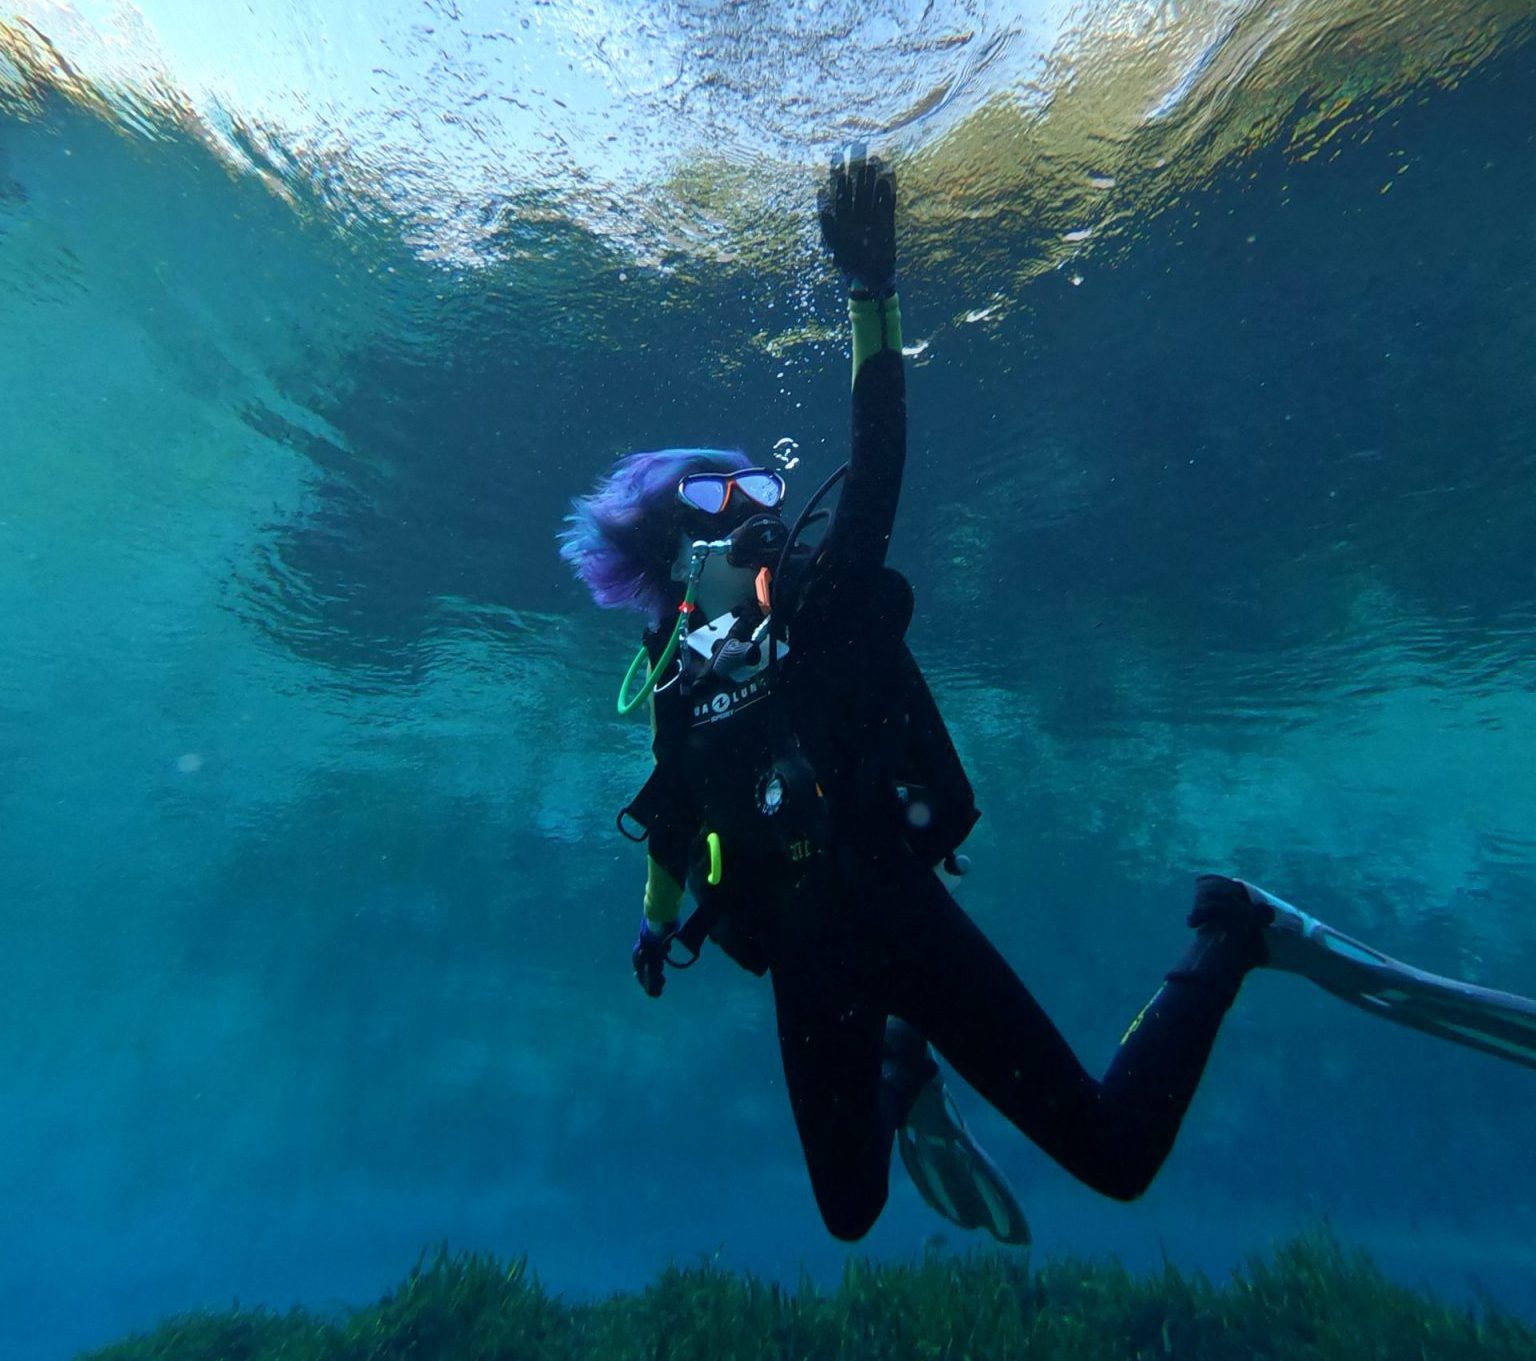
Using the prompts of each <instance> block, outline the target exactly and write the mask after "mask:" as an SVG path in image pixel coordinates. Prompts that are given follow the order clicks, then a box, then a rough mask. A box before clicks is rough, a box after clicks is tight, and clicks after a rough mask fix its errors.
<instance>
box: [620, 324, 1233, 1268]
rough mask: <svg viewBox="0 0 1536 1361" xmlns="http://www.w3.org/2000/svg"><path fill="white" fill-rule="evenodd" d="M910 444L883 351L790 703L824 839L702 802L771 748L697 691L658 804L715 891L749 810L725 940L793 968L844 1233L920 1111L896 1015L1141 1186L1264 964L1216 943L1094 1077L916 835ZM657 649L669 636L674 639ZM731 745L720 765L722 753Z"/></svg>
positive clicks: (868, 375)
mask: <svg viewBox="0 0 1536 1361" xmlns="http://www.w3.org/2000/svg"><path fill="white" fill-rule="evenodd" d="M905 454H906V395H905V379H904V375H903V369H902V360H901V355H900V351H899V348H897V349H895V350H891V349H882V350H881V351H880V352H878V353H876V354H873V355H871V356H869V357H868V358H866V359H865V360H864V361H863V362H862V364H861V365H860V367H859V369H858V372H857V376H856V380H855V383H854V388H853V448H852V457H851V463H850V468H849V472H848V477H847V485H846V487H845V488H844V490H843V495H842V499H841V502H840V504H839V506H838V510H837V513H836V516H835V518H834V520H833V523H832V525H831V527H830V529H829V531H828V534H827V536H826V538H825V540H824V544H823V549H822V551H821V553H820V555H819V557H818V558H817V560H816V562H815V565H814V566H813V567H812V568H811V569H810V572H809V573H808V576H807V579H806V582H805V584H804V587H803V589H802V590H799V591H797V592H795V593H794V595H795V604H794V607H793V609H794V612H793V614H792V615H791V618H790V622H789V625H788V637H789V640H790V644H791V652H790V654H789V658H788V659H787V661H786V662H785V664H784V665H783V667H782V675H781V678H780V680H779V684H778V690H779V692H780V695H779V698H780V699H781V700H782V706H783V707H782V708H781V709H780V710H778V712H779V713H780V714H787V715H788V719H789V722H790V724H791V725H792V727H793V729H794V733H795V738H796V740H797V742H798V747H799V749H800V750H801V751H803V753H804V755H805V757H806V758H807V759H808V761H809V763H810V766H811V767H812V768H813V769H814V772H815V777H816V782H817V796H818V804H817V809H816V812H817V814H818V816H819V817H821V818H822V821H821V822H820V823H817V822H816V820H815V819H813V820H812V823H811V826H812V832H811V834H810V835H811V837H812V839H813V840H814V841H815V842H816V846H815V852H814V854H811V855H809V856H808V857H807V858H805V859H803V860H797V861H791V860H789V859H787V858H786V857H785V856H784V855H783V854H782V849H781V847H779V846H776V845H767V844H764V845H753V844H752V838H751V836H750V835H749V834H748V833H747V832H745V831H743V830H741V829H740V828H739V827H738V826H736V825H734V824H735V823H736V822H737V821H739V819H735V818H734V817H733V815H732V813H731V811H730V807H729V806H728V805H730V803H731V798H732V797H735V799H736V802H737V804H739V805H740V806H741V807H742V808H744V809H745V808H746V806H747V802H748V800H749V799H750V794H751V791H750V789H749V788H746V787H743V788H742V789H740V790H738V791H737V793H736V795H734V796H731V795H730V794H729V791H727V792H726V793H725V794H723V795H722V794H721V793H720V792H719V790H717V791H716V793H715V795H712V796H710V797H705V796H702V795H701V793H700V789H701V787H702V786H704V785H705V784H707V782H708V781H710V780H711V779H714V780H716V781H719V782H724V784H727V785H728V784H729V783H730V781H731V780H732V779H733V778H735V779H736V780H737V781H738V783H743V782H745V784H746V785H750V783H751V781H752V780H753V779H755V778H756V776H755V775H754V774H753V772H752V769H751V767H752V765H753V763H754V761H756V762H758V763H759V764H760V763H761V755H762V754H761V751H760V750H758V748H759V746H760V745H761V744H760V741H759V739H757V738H743V739H741V741H740V742H739V743H738V745H737V746H736V747H734V748H733V747H732V746H731V745H730V740H731V739H729V738H728V737H727V734H726V733H725V732H724V731H723V730H724V729H728V728H729V727H730V724H731V723H735V722H737V721H738V720H737V719H735V718H733V719H731V720H730V721H729V722H728V723H724V724H710V723H708V722H705V723H703V724H702V726H701V725H700V722H699V718H698V712H699V711H698V710H691V709H690V702H689V699H688V697H687V694H686V693H685V690H684V687H683V686H681V685H678V686H673V687H671V688H669V689H667V690H664V691H662V692H660V693H658V695H657V700H656V742H655V752H656V756H657V772H656V774H655V776H653V782H652V785H651V786H649V789H650V792H651V795H652V797H651V799H650V804H651V806H650V809H649V815H648V817H647V818H646V821H648V822H649V824H650V852H651V856H652V858H653V859H654V860H656V861H658V862H659V863H660V864H662V865H664V866H666V867H667V869H668V870H669V871H670V872H671V873H672V874H673V876H674V877H675V878H676V879H677V881H678V882H680V883H681V882H683V881H684V876H685V875H688V874H689V871H690V866H691V868H692V874H691V876H690V882H691V883H692V885H693V886H694V888H695V891H696V893H698V894H700V895H701V896H702V897H704V898H705V899H707V898H708V896H709V894H710V892H711V891H710V890H708V889H707V888H705V887H703V885H702V883H701V873H700V864H701V852H700V842H701V837H700V829H701V826H703V825H704V823H705V822H708V821H713V822H714V823H715V824H716V825H719V824H720V823H722V822H723V823H730V824H733V825H732V826H731V827H730V828H729V829H728V830H727V831H726V832H724V833H723V844H724V859H725V876H724V877H725V881H726V885H727V886H729V885H731V884H734V885H735V889H734V892H732V893H731V894H730V897H729V899H728V902H727V905H726V907H725V909H724V911H723V912H722V913H721V920H720V922H719V923H718V925H717V928H716V931H715V933H714V934H715V936H716V938H717V939H718V940H719V941H720V942H721V943H722V944H724V945H725V946H726V948H727V949H728V950H730V951H731V952H732V953H733V954H734V955H736V957H737V958H738V959H740V960H741V961H742V962H743V963H745V964H746V965H747V966H748V967H752V968H754V969H757V970H759V971H761V970H764V969H765V970H766V971H767V972H768V974H769V975H770V977H771V979H772V983H773V991H774V1000H775V1003H776V1007H777V1014H778V1031H779V1043H780V1047H781V1050H782V1053H783V1061H784V1073H785V1078H786V1080H787V1083H788V1088H789V1095H790V1101H791V1104H792V1106H793V1110H794V1117H795V1123H796V1126H797V1127H798V1129H799V1133H800V1139H801V1142H802V1144H803V1146H804V1150H805V1159H806V1163H807V1166H808V1168H809V1170H810V1176H811V1183H812V1186H813V1188H814V1190H815V1194H816V1200H817V1204H818V1205H819V1206H820V1208H821V1213H822V1216H823V1218H824V1219H825V1221H826V1223H827V1226H828V1228H829V1229H830V1230H831V1231H832V1232H833V1233H834V1234H835V1235H837V1236H838V1237H839V1238H843V1239H856V1238H859V1237H861V1236H862V1235H863V1234H864V1233H866V1232H867V1231H868V1230H869V1228H870V1227H871V1226H872V1225H873V1223H874V1222H875V1219H876V1218H877V1217H878V1216H879V1214H880V1211H881V1209H882V1208H883V1206H884V1204H885V1200H886V1191H887V1177H888V1173H889V1165H890V1155H891V1146H892V1139H893V1136H894V1133H895V1128H896V1123H897V1121H898V1120H899V1119H900V1117H901V1114H902V1113H901V1112H899V1111H897V1110H895V1109H893V1104H894V1103H893V1101H892V1100H891V1099H890V1096H889V1089H883V1088H882V1081H881V1061H882V1045H883V1036H884V1030H885V1024H886V1019H887V1017H889V1016H898V1017H901V1018H902V1019H904V1020H906V1021H908V1022H910V1023H911V1024H912V1025H914V1026H915V1027H917V1029H918V1030H920V1031H921V1032H922V1033H923V1035H925V1036H926V1037H927V1039H928V1040H929V1042H930V1043H931V1044H932V1045H933V1047H934V1048H935V1049H936V1050H937V1051H938V1052H939V1053H940V1054H941V1055H942V1056H943V1057H944V1058H945V1059H946V1060H948V1062H949V1063H950V1064H951V1065H952V1066H953V1067H954V1069H955V1070H956V1071H957V1072H958V1073H959V1074H960V1075H961V1077H963V1078H964V1079H965V1080H966V1081H967V1082H968V1083H970V1084H971V1086H973V1087H974V1088H975V1089H976V1090H977V1091H979V1092H980V1093H981V1094H982V1095H983V1096H984V1097H985V1098H986V1099H987V1100H988V1101H990V1102H991V1103H992V1104H993V1105H994V1106H995V1107H996V1108H997V1109H998V1110H999V1111H1001V1112H1002V1113H1003V1114H1004V1115H1005V1116H1007V1117H1008V1119H1009V1120H1011V1121H1012V1122H1013V1123H1014V1124H1015V1125H1017V1126H1018V1127H1019V1129H1021V1130H1022V1131H1023V1132H1024V1133H1025V1134H1026V1135H1028V1136H1029V1137H1030V1138H1031V1139H1033V1140H1034V1141H1035V1142H1036V1143H1037V1144H1038V1145H1039V1146H1040V1147H1041V1148H1043V1149H1044V1150H1045V1151H1046V1152H1047V1153H1048V1154H1049V1155H1050V1156H1051V1157H1053V1158H1054V1159H1055V1160H1056V1161H1057V1162H1059V1163H1060V1164H1061V1165H1062V1166H1063V1167H1065V1168H1066V1169H1067V1170H1068V1171H1070V1172H1072V1173H1073V1174H1074V1175H1075V1176H1077V1177H1079V1178H1080V1179H1081V1180H1083V1181H1084V1182H1086V1183H1087V1184H1088V1185H1090V1186H1092V1187H1094V1188H1095V1189H1096V1190H1099V1191H1101V1192H1103V1193H1105V1194H1107V1195H1110V1196H1114V1197H1117V1198H1120V1199H1131V1198H1133V1197H1135V1196H1137V1195H1139V1194H1140V1193H1141V1192H1142V1191H1143V1190H1144V1189H1145V1188H1146V1187H1147V1185H1148V1183H1149V1182H1150V1181H1151V1179H1152V1177H1153V1176H1154V1174H1155V1173H1156V1172H1157V1170H1158V1168H1159V1166H1160V1165H1161V1164H1162V1162H1163V1160H1164V1158H1165V1157H1166V1156H1167V1154H1168V1151H1169V1149H1170V1148H1171V1146H1172V1144H1173V1140H1174V1137H1175V1135H1176V1133H1177V1131H1178V1128H1179V1123H1180V1121H1181V1119H1182V1117H1183V1115H1184V1111H1185V1108H1186V1107H1187V1105H1188V1103H1189V1101H1190V1098H1191V1097H1192V1095H1193V1094H1194V1090H1195V1087H1196V1084H1197V1083H1198V1081H1199V1078H1200V1074H1201V1072H1202V1070H1203V1068H1204V1065H1205V1061H1206V1058H1207V1055H1208V1054H1209V1052H1210V1047H1211V1043H1212V1041H1213V1040H1214V1038H1215V1035H1216V1031H1217V1028H1218V1026H1219V1025H1220V1022H1221V1019H1222V1017H1223V1015H1224V1014H1225V1012H1226V1010H1227V1008H1228V1007H1229V1006H1230V1005H1231V1003H1232V1000H1233V998H1234V997H1235V995H1236V992H1237V988H1238V985H1239V983H1240V982H1241V979H1242V976H1243V974H1244V972H1245V971H1246V969H1247V968H1248V967H1249V966H1250V965H1251V964H1253V963H1254V962H1256V961H1255V960H1254V959H1253V958H1252V957H1251V951H1247V950H1245V949H1244V948H1242V947H1240V946H1238V945H1236V944H1233V943H1231V942H1228V941H1226V940H1225V939H1223V938H1217V939H1215V940H1204V941H1201V942H1200V943H1199V944H1198V946H1197V947H1196V948H1194V949H1192V950H1191V952H1190V955H1189V957H1188V958H1187V959H1186V960H1185V961H1184V962H1183V964H1181V966H1180V967H1179V968H1178V969H1176V970H1174V972H1173V973H1172V974H1170V975H1169V977H1168V979H1167V981H1166V982H1165V983H1164V985H1163V987H1162V988H1161V990H1160V991H1159V992H1158V993H1157V995H1156V996H1155V997H1154V998H1153V999H1152V1001H1151V1002H1150V1003H1149V1004H1148V1005H1147V1007H1146V1008H1145V1009H1144V1010H1143V1011H1142V1013H1141V1014H1140V1015H1139V1016H1138V1017H1137V1018H1136V1020H1135V1022H1133V1024H1132V1026H1131V1028H1130V1030H1129V1031H1128V1032H1127V1034H1126V1036H1125V1038H1124V1039H1123V1041H1122V1042H1121V1045H1120V1048H1119V1050H1118V1052H1117V1053H1116V1055H1115V1058H1114V1061H1113V1062H1112V1063H1111V1065H1110V1067H1109V1071H1108V1073H1107V1074H1106V1075H1105V1077H1104V1078H1103V1079H1102V1080H1095V1079H1094V1078H1093V1077H1091V1076H1090V1075H1089V1074H1088V1073H1087V1072H1086V1071H1085V1070H1084V1068H1083V1066H1082V1065H1081V1064H1080V1063H1079V1062H1078V1060H1077V1058H1076V1057H1075V1056H1074V1055H1073V1053H1072V1051H1071V1049H1070V1048H1069V1047H1068V1045H1067V1044H1066V1042H1065V1041H1064V1040H1063V1039H1062V1037H1061V1035H1060V1033H1059V1032H1058V1031H1057V1030H1056V1027H1055V1026H1054V1025H1053V1024H1052V1023H1051V1021H1050V1019H1049V1017H1047V1016H1046V1014H1045V1013H1044V1011H1043V1010H1042V1009H1041V1008H1040V1006H1039V1005H1038V1004H1037V1003H1036V1001H1035V999H1034V998H1033V997H1032V996H1031V995H1030V993H1029V990H1028V989H1027V988H1026V987H1025V986H1024V984H1023V983H1022V982H1020V980H1019V978H1018V977H1017V976H1016V975H1015V973H1014V972H1013V970H1012V969H1011V968H1010V967H1009V965H1008V964H1007V962H1006V961H1005V960H1004V959H1003V958H1002V956H1001V955H1000V954H999V953H998V952H997V950H995V949H994V948H993V946H992V945H991V944H990V943H989V942H988V941H987V939H986V937H985V936H983V935H982V933H981V931H980V930H978V929H977V927H976V926H975V924H974V923H973V922H972V921H971V920H970V918H969V917H968V916H967V915H966V914H965V913H964V912H963V911H962V910H961V908H960V907H959V905H958V904H957V903H956V902H955V900H954V899H953V898H952V897H951V896H950V894H949V892H948V891H947V889H946V888H945V887H944V885H943V883H942V882H941V880H940V879H939V877H938V876H937V874H936V873H935V872H934V870H933V868H932V867H931V861H932V857H929V858H927V859H926V860H925V858H924V857H922V856H920V855H919V854H918V853H917V852H916V851H914V850H913V849H912V847H911V845H910V842H909V838H908V837H906V836H905V835H904V834H903V828H902V826H901V824H900V821H899V819H897V818H895V817H893V816H892V812H891V808H890V804H889V799H888V798H887V797H885V796H886V794H888V788H889V778H888V777H889V775H890V772H889V771H888V770H882V769H881V766H880V761H879V759H878V758H875V757H872V756H871V752H872V751H877V750H878V748H879V746H880V740H881V735H882V730H883V729H884V728H885V727H887V726H888V725H889V723H890V722H891V717H890V714H889V712H888V711H885V710H883V709H882V706H881V702H880V698H881V694H882V685H883V682H882V667H883V666H897V665H899V664H900V659H899V657H900V656H905V655H906V653H905V646H904V644H903V643H902V641H901V632H902V631H903V630H904V629H905V626H906V622H907V613H908V611H909V609H910V601H909V600H908V601H907V608H906V609H903V607H902V600H901V598H900V597H901V594H902V588H901V587H900V586H893V585H892V582H893V579H894V581H895V582H896V583H900V578H898V577H895V574H894V573H890V572H889V569H886V568H885V567H884V562H885V555H886V546H887V544H888V542H889V538H890V533H891V527H892V522H893V519H894V516H895V512H896V504H897V499H898V496H899V493H900V487H901V476H902V469H903V464H904V461H905ZM777 607H778V606H777V605H776V608H777ZM786 608H788V607H787V606H786ZM653 646H654V647H655V648H656V649H658V650H659V640H653ZM898 653H899V656H898ZM761 712H768V710H767V709H764V710H762V711H761ZM743 716H744V717H745V716H746V715H745V714H744V715H743ZM741 731H742V732H743V733H746V732H748V731H749V730H748V729H747V727H746V726H745V725H744V726H743V728H742V729H741ZM781 736H782V734H781ZM722 744H723V745H722ZM770 745H771V743H770ZM711 752H712V753H713V758H712V759H713V765H706V764H703V762H705V761H708V760H710V759H711V757H710V753H711ZM722 753H723V754H722ZM968 792H969V791H968V787H967V790H966V793H967V794H968ZM823 796H824V802H823ZM711 808H713V809H714V811H713V812H711ZM742 817H750V810H748V811H747V812H745V813H743V814H742ZM971 820H974V814H971V815H970V818H969V819H968V820H966V821H965V823H964V826H963V827H961V828H959V829H958V835H959V836H963V835H964V832H965V831H968V830H969V826H970V821H971ZM817 826H820V827H821V830H820V831H819V832H818V831H816V827H817ZM722 891H724V889H722V890H716V892H722ZM883 1092H884V1093H885V1094H884V1096H883Z"/></svg>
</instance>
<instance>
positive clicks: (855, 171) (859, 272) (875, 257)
mask: <svg viewBox="0 0 1536 1361" xmlns="http://www.w3.org/2000/svg"><path fill="white" fill-rule="evenodd" d="M816 209H817V215H818V216H819V217H820V218H821V239H822V240H823V241H825V242H826V243H827V249H828V250H829V251H831V252H832V259H833V262H834V263H835V264H836V265H837V267H838V268H839V269H840V270H842V272H843V275H844V277H845V278H846V279H847V280H848V291H849V292H850V293H852V294H854V295H855V296H864V297H872V298H885V297H889V296H890V295H891V294H892V293H894V292H895V291H896V172H895V171H893V170H889V169H887V168H886V166H885V164H884V163H883V162H882V161H881V160H880V158H879V157H878V156H869V155H866V154H865V150H864V148H863V147H862V146H854V147H850V148H849V150H848V154H847V158H846V159H844V158H843V157H841V156H839V157H838V158H836V159H835V160H833V162H832V169H831V170H830V171H829V172H828V174H827V183H826V187H825V188H823V189H822V190H820V192H818V193H817V195H816Z"/></svg>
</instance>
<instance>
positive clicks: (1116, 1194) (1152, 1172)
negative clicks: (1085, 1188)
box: [1094, 1162, 1160, 1205]
mask: <svg viewBox="0 0 1536 1361" xmlns="http://www.w3.org/2000/svg"><path fill="white" fill-rule="evenodd" d="M1159 1166H1160V1164H1157V1163H1154V1164H1153V1165H1152V1166H1151V1167H1147V1166H1137V1165H1136V1164H1135V1163H1131V1162H1122V1163H1116V1164H1113V1165H1112V1166H1110V1167H1109V1168H1107V1169H1105V1170H1104V1171H1103V1172H1102V1173H1101V1174H1100V1175H1099V1176H1098V1177H1095V1178H1094V1189H1095V1190H1096V1191H1098V1192H1100V1193H1101V1194H1102V1195H1106V1196H1108V1197H1109V1198H1110V1199H1111V1200H1118V1201H1119V1202H1120V1203H1121V1204H1122V1205H1129V1204H1131V1202H1132V1201H1137V1200H1140V1199H1141V1198H1142V1196H1144V1195H1146V1193H1147V1188H1148V1187H1150V1186H1151V1185H1152V1183H1153V1181H1154V1180H1155V1179H1156V1177H1157V1170H1158V1167H1159Z"/></svg>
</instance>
